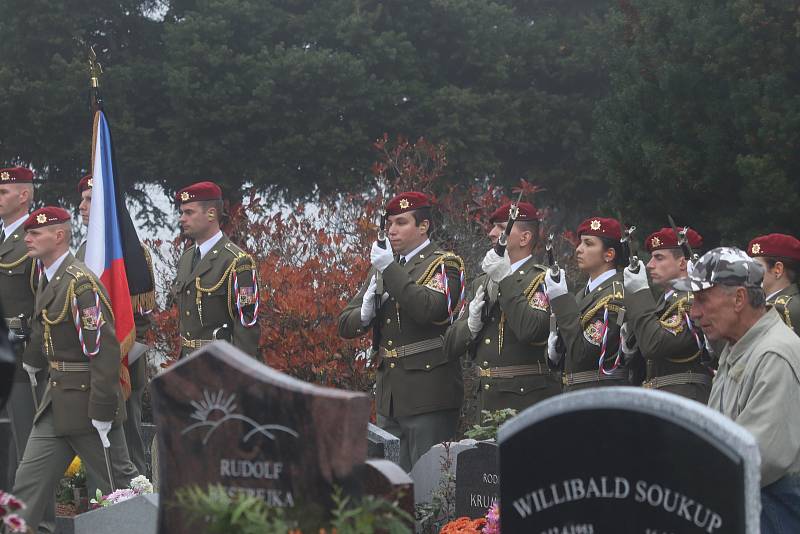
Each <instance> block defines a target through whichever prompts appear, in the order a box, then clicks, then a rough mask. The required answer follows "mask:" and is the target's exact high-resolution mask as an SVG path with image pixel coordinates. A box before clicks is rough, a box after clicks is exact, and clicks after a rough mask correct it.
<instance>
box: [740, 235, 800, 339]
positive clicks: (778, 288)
mask: <svg viewBox="0 0 800 534" xmlns="http://www.w3.org/2000/svg"><path fill="white" fill-rule="evenodd" d="M747 252H748V253H749V255H750V257H752V258H755V260H756V261H757V262H758V263H760V264H761V266H762V267H764V270H765V274H764V293H765V294H766V295H767V305H768V306H772V307H773V308H775V310H776V311H777V312H778V315H780V316H781V319H783V322H784V323H786V325H787V326H788V327H789V328H791V329H792V330H794V333H795V334H797V335H799V336H800V289H798V286H797V282H798V279H797V276H798V274H800V240H798V239H797V238H795V237H793V236H790V235H786V234H769V235H765V236H760V237H757V238H755V239H753V240H752V241H750V244H749V245H748V246H747Z"/></svg>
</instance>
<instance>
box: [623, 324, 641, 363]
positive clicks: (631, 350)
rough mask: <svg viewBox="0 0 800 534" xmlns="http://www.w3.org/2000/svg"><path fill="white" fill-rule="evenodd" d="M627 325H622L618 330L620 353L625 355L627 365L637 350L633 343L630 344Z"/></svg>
mask: <svg viewBox="0 0 800 534" xmlns="http://www.w3.org/2000/svg"><path fill="white" fill-rule="evenodd" d="M629 330H630V329H629V328H628V323H622V328H620V330H619V336H620V342H621V343H622V353H623V354H624V355H625V363H627V362H628V361H629V360H630V359H631V358H632V357H633V355H634V354H636V352H637V351H638V350H639V347H637V346H636V344H635V343H632V342H631V341H632V340H631V339H630V335H629Z"/></svg>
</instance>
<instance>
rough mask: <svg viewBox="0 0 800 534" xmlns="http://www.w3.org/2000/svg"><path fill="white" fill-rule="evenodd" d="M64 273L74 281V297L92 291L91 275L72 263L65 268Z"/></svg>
mask: <svg viewBox="0 0 800 534" xmlns="http://www.w3.org/2000/svg"><path fill="white" fill-rule="evenodd" d="M66 273H67V274H68V275H70V276H71V277H73V278H74V279H75V295H76V296H80V295H82V294H83V293H85V292H86V291H89V290H92V289H94V284H93V283H92V276H91V274H89V273H87V272H86V271H85V270H84V269H83V268H81V267H79V266H78V265H75V264H74V263H73V264H72V265H70V266H69V267H67V268H66Z"/></svg>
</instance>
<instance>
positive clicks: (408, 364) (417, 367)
mask: <svg viewBox="0 0 800 534" xmlns="http://www.w3.org/2000/svg"><path fill="white" fill-rule="evenodd" d="M447 362H448V360H447V355H446V354H445V353H444V351H442V350H441V349H437V350H435V351H429V352H423V353H421V354H413V355H411V356H406V357H405V358H403V368H404V369H405V370H406V371H432V370H433V369H436V368H437V367H440V366H442V365H446V364H447Z"/></svg>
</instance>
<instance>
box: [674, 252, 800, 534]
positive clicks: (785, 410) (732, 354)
mask: <svg viewBox="0 0 800 534" xmlns="http://www.w3.org/2000/svg"><path fill="white" fill-rule="evenodd" d="M763 278H764V268H763V267H762V266H761V265H760V264H759V263H758V262H756V261H755V260H754V259H752V258H750V257H749V256H748V255H747V254H745V253H744V252H743V251H741V250H739V249H738V248H729V247H720V248H715V249H713V250H711V251H709V252H707V253H706V254H705V255H704V256H703V257H701V258H700V259H699V260H698V262H697V265H695V267H694V270H693V271H692V273H691V274H690V275H689V276H688V277H686V278H682V279H680V280H676V281H675V282H674V283H673V287H674V288H675V289H676V290H677V291H692V293H693V294H694V305H693V306H692V313H691V317H692V320H693V321H695V322H697V323H699V324H700V327H701V328H702V329H703V332H705V334H706V336H708V338H709V339H710V340H711V341H712V342H713V341H717V342H719V341H722V342H724V343H726V345H725V347H724V349H723V350H722V353H721V354H720V358H719V370H718V371H717V375H716V376H715V377H714V382H713V384H712V387H711V397H710V398H709V400H708V405H709V407H711V408H713V409H715V410H718V411H720V412H722V413H723V414H725V415H726V416H728V417H730V418H731V419H733V420H734V421H736V422H737V423H739V424H740V425H742V426H743V427H744V428H745V429H747V430H748V431H750V433H751V434H753V436H754V437H755V439H756V442H757V443H758V448H759V450H760V451H761V505H762V509H761V532H765V533H773V532H774V533H778V532H800V418H799V417H798V414H800V338H798V337H797V336H796V335H795V334H794V332H792V330H791V329H790V328H789V327H788V326H786V325H785V324H784V323H783V321H781V318H780V316H779V315H778V312H777V311H775V309H774V308H767V307H766V305H765V295H764V290H763V289H762V285H761V284H762V280H763Z"/></svg>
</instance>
